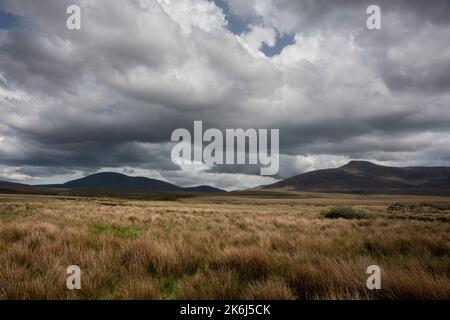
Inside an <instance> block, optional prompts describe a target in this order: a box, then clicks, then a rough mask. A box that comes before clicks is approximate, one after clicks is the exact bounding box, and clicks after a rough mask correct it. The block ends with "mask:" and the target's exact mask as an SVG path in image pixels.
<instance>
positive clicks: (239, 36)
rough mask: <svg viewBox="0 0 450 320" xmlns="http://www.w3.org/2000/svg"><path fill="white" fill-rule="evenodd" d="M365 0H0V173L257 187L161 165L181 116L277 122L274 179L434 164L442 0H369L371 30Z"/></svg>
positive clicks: (446, 23)
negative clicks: (356, 161) (73, 9)
mask: <svg viewBox="0 0 450 320" xmlns="http://www.w3.org/2000/svg"><path fill="white" fill-rule="evenodd" d="M69 4H80V5H81V4H83V5H84V6H82V13H83V15H82V17H83V20H82V29H81V30H79V31H69V30H67V29H66V28H65V19H66V17H67V15H66V14H65V10H66V8H67V6H68V5H69ZM369 4H375V3H372V1H349V0H340V1H324V0H318V1H297V0H258V1H254V0H252V1H238V0H220V1H219V0H218V1H206V0H204V1H203V0H179V1H172V2H171V1H162V0H141V1H137V0H127V1H118V2H112V1H106V0H97V1H90V2H88V3H85V2H80V1H69V0H67V1H66V0H64V1H56V0H42V1H22V0H14V1H3V2H2V3H1V4H0V11H1V12H4V13H5V14H6V15H8V17H17V18H15V23H14V24H11V23H9V24H8V28H6V29H5V28H3V29H0V110H1V111H2V118H1V119H0V164H1V165H2V166H4V167H5V170H4V172H3V171H0V175H1V176H2V177H3V176H7V174H8V173H9V172H14V174H15V176H17V173H20V174H22V175H25V176H30V177H33V176H39V177H43V176H51V175H61V176H65V175H70V174H73V172H75V171H82V172H95V171H98V170H102V168H124V167H126V168H127V170H128V171H129V172H135V173H142V171H140V170H156V171H158V172H159V173H160V174H161V176H163V177H164V178H166V179H167V180H169V181H171V182H176V183H180V184H183V185H193V184H196V183H198V184H204V182H205V183H206V182H208V183H210V184H213V185H216V186H220V187H225V188H236V187H239V186H241V187H242V186H251V185H256V184H258V183H267V182H270V181H269V180H263V178H261V179H259V180H258V179H257V177H256V176H255V173H256V172H259V168H257V167H256V166H215V167H213V168H203V169H199V170H191V169H189V168H181V169H180V167H179V166H177V165H174V164H172V162H171V160H170V150H171V145H170V144H167V142H168V141H169V140H170V135H171V133H172V131H173V130H174V129H176V128H187V129H190V130H191V131H192V124H193V121H194V120H202V121H203V123H204V129H207V128H219V129H222V130H224V129H226V128H244V129H246V128H256V129H257V128H269V129H270V128H279V129H280V139H281V141H280V147H281V149H280V152H281V159H280V167H281V168H280V172H279V174H278V175H277V176H276V178H285V177H288V176H290V175H294V174H296V173H299V172H303V171H305V170H312V169H316V168H322V167H328V166H338V165H340V164H343V163H344V162H345V161H347V160H348V159H350V158H361V159H368V160H377V161H383V162H385V163H389V164H404V163H407V164H411V163H412V164H414V163H417V164H427V163H430V164H434V163H440V164H442V163H444V164H445V163H446V161H448V159H449V157H450V151H449V147H448V146H449V145H450V144H449V143H450V132H449V129H448V122H449V121H450V112H449V109H448V105H449V103H450V90H449V88H450V76H449V75H450V54H449V52H450V39H449V38H448V34H449V33H450V19H449V18H448V17H449V14H450V8H449V3H448V1H438V0H436V1H406V0H398V1H387V0H386V1H385V0H383V1H377V2H376V4H378V5H379V6H380V7H381V12H382V30H378V31H369V30H367V28H366V18H367V15H366V12H365V11H366V8H367V6H368V5H369ZM0 17H1V16H0ZM8 19H9V18H8ZM0 25H1V24H0ZM9 168H13V169H11V170H13V171H11V170H10V169H9ZM133 168H134V169H133ZM130 170H131V171H130ZM133 170H134V171H133ZM219 176H220V178H219ZM20 177H22V176H20ZM264 179H265V178H264Z"/></svg>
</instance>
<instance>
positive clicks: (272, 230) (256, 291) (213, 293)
mask: <svg viewBox="0 0 450 320" xmlns="http://www.w3.org/2000/svg"><path fill="white" fill-rule="evenodd" d="M250 195H251V194H250ZM449 204H450V199H446V198H437V197H410V196H395V197H394V196H392V197H388V196H349V195H320V194H313V195H311V194H310V195H308V194H302V195H294V196H292V195H290V196H286V195H285V196H283V197H276V196H270V197H269V196H265V197H261V196H258V197H252V196H243V195H240V196H235V195H214V196H210V197H206V196H202V197H191V198H185V199H184V198H183V199H177V200H170V201H135V200H118V199H96V198H76V197H74V198H57V197H39V196H6V195H5V196H0V298H1V299H450V256H449V255H450V224H449V223H448V221H450V220H449V217H450V205H449ZM340 206H346V207H349V208H350V207H351V208H354V209H355V210H358V211H360V212H362V211H363V212H367V213H368V214H370V219H342V218H338V219H329V218H326V217H322V215H321V213H323V212H324V211H327V210H330V209H331V208H335V207H340ZM417 208H419V209H417ZM416 215H418V216H416ZM405 217H407V218H405ZM416 217H418V219H415V218H416ZM424 217H426V219H425V218H424ZM72 264H76V265H78V266H80V267H81V270H82V289H81V290H75V291H71V290H68V289H67V288H66V286H65V283H66V277H67V275H66V268H67V266H69V265H72ZM372 264H376V265H379V266H380V267H381V270H382V289H381V290H376V291H371V290H368V289H367V288H366V280H367V277H368V275H367V274H366V269H367V267H368V266H369V265H372Z"/></svg>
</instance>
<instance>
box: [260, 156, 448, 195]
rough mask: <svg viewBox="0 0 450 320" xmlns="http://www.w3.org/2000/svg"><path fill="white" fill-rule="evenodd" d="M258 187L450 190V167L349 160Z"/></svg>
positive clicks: (305, 189)
mask: <svg viewBox="0 0 450 320" xmlns="http://www.w3.org/2000/svg"><path fill="white" fill-rule="evenodd" d="M261 188H262V189H283V190H296V191H347V190H348V191H356V190H387V189H407V190H411V189H450V167H405V168H397V167H387V166H381V165H377V164H374V163H371V162H368V161H350V162H349V163H348V164H346V165H345V166H342V167H340V168H335V169H323V170H316V171H311V172H307V173H304V174H300V175H297V176H294V177H292V178H289V179H286V180H282V181H279V182H277V183H274V184H271V185H267V186H262V187H261Z"/></svg>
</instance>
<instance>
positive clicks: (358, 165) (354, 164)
mask: <svg viewBox="0 0 450 320" xmlns="http://www.w3.org/2000/svg"><path fill="white" fill-rule="evenodd" d="M378 166H379V165H377V164H375V163H372V162H370V161H364V160H351V161H350V162H349V163H347V164H346V165H344V166H342V167H341V168H349V169H367V168H373V167H378Z"/></svg>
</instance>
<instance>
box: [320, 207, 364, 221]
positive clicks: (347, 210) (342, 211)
mask: <svg viewBox="0 0 450 320" xmlns="http://www.w3.org/2000/svg"><path fill="white" fill-rule="evenodd" d="M321 216H322V217H323V218H326V219H339V218H341V219H368V218H370V215H369V214H368V213H367V212H365V211H362V210H356V209H354V208H352V207H334V208H331V209H329V210H328V211H323V212H322V213H321Z"/></svg>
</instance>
